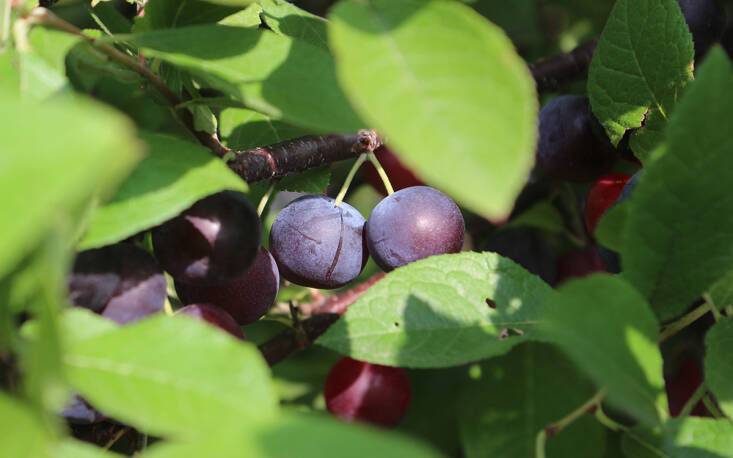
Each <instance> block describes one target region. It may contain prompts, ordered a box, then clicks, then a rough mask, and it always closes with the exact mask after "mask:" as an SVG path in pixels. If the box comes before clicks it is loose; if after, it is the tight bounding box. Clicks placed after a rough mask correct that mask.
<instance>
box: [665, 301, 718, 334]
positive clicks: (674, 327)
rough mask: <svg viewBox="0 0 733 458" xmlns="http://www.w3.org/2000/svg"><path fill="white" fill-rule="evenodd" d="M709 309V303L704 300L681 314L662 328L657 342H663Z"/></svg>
mask: <svg viewBox="0 0 733 458" xmlns="http://www.w3.org/2000/svg"><path fill="white" fill-rule="evenodd" d="M710 310H711V307H710V303H708V302H705V303H704V304H702V305H701V306H700V307H697V308H696V309H695V310H693V311H692V312H690V313H688V314H687V315H685V316H683V317H682V318H680V319H679V320H677V321H675V322H673V323H670V324H669V325H667V326H665V327H664V330H663V331H662V333H661V334H660V335H659V342H664V341H665V340H667V339H669V338H670V337H672V336H673V335H675V334H677V333H678V332H680V331H681V330H683V329H685V328H686V327H687V326H689V325H691V324H692V323H694V322H695V321H697V320H698V319H699V318H700V317H702V316H703V315H705V314H706V313H708V312H709V311H710Z"/></svg>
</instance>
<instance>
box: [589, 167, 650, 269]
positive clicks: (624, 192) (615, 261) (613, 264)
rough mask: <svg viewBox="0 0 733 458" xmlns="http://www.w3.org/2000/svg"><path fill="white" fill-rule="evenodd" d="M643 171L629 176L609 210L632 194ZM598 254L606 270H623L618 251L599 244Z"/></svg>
mask: <svg viewBox="0 0 733 458" xmlns="http://www.w3.org/2000/svg"><path fill="white" fill-rule="evenodd" d="M643 172H644V171H643V170H639V171H638V172H636V173H635V174H633V175H632V176H631V178H629V181H627V182H626V184H625V185H624V187H623V188H622V189H621V192H620V193H619V195H618V198H617V199H616V201H615V202H614V203H613V204H612V205H611V206H610V207H608V210H610V209H612V208H614V207H615V206H616V205H618V204H620V203H621V202H623V201H624V200H626V199H628V198H629V197H630V196H631V194H632V193H633V192H634V188H636V184H637V183H638V182H639V177H641V174H642V173H643ZM598 255H599V256H600V257H601V261H603V265H604V266H605V267H606V271H608V272H610V273H613V274H617V273H620V272H621V257H620V256H619V254H618V253H617V252H616V251H613V250H610V249H608V248H606V247H604V246H603V245H600V244H599V245H598Z"/></svg>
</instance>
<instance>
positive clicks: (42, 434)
mask: <svg viewBox="0 0 733 458" xmlns="http://www.w3.org/2000/svg"><path fill="white" fill-rule="evenodd" d="M0 413H2V414H0V444H2V454H3V456H5V457H8V458H11V457H12V458H38V457H44V456H45V453H44V451H45V450H44V449H45V447H46V445H47V443H48V442H49V441H50V440H51V438H52V437H53V435H52V432H51V431H49V430H48V429H47V427H46V426H44V424H43V421H42V419H41V417H40V415H38V414H37V413H36V412H35V411H34V410H33V409H32V408H31V407H30V406H29V405H26V404H23V403H22V402H21V401H19V400H17V399H13V398H11V397H9V396H8V395H6V394H5V393H3V392H0Z"/></svg>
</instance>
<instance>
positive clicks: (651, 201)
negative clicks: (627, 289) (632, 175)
mask: <svg viewBox="0 0 733 458" xmlns="http://www.w3.org/2000/svg"><path fill="white" fill-rule="evenodd" d="M732 86H733V67H732V66H731V62H730V60H729V59H728V57H727V56H726V55H725V53H724V52H723V51H722V50H721V49H719V48H718V49H713V50H711V51H710V53H709V54H708V56H707V57H706V59H705V62H704V63H703V64H702V66H701V67H700V68H699V69H698V72H697V79H696V81H695V82H694V83H692V84H691V85H690V86H689V88H688V89H687V90H686V91H685V95H684V97H683V98H682V99H681V100H680V102H679V103H678V104H677V108H676V109H675V111H674V113H673V114H672V116H671V118H670V122H669V126H668V130H667V142H668V145H667V147H666V152H665V153H664V154H663V155H661V157H660V158H659V159H657V160H655V161H654V162H653V163H652V164H650V165H649V166H648V167H646V169H645V172H644V174H643V175H642V176H641V177H640V179H639V182H638V185H637V186H636V188H635V189H634V193H633V196H632V198H631V199H630V201H629V205H628V207H629V208H628V217H627V219H626V223H625V226H624V233H623V243H622V250H621V261H622V266H623V271H624V273H623V275H624V276H625V277H626V278H627V279H628V280H629V281H630V282H631V283H632V284H633V285H634V286H636V287H637V289H638V290H639V291H641V292H642V294H644V295H645V296H646V297H647V298H648V300H649V302H650V304H651V305H652V308H653V309H654V311H655V312H656V313H657V316H659V318H661V319H667V318H671V317H673V316H675V315H678V314H680V313H682V312H683V311H684V310H685V309H686V308H687V307H689V305H690V304H692V303H693V302H694V301H695V300H696V299H697V298H698V297H700V295H701V294H702V293H704V292H705V291H706V290H707V289H708V288H710V286H712V284H713V283H715V281H717V280H718V279H720V278H721V277H722V276H723V275H724V274H725V273H726V272H728V271H729V270H730V267H731V266H733V180H731V179H730V170H732V169H733V136H731V135H730V133H729V132H728V130H727V129H725V128H721V126H722V125H724V124H725V123H726V122H729V121H733V92H731V91H730V90H729V88H730V87H732ZM720 123H723V124H720ZM726 125H727V124H726Z"/></svg>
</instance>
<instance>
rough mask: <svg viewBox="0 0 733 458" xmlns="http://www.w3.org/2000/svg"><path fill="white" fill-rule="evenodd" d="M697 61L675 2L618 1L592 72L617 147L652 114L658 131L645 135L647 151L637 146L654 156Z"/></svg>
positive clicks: (597, 103)
mask: <svg viewBox="0 0 733 458" xmlns="http://www.w3.org/2000/svg"><path fill="white" fill-rule="evenodd" d="M692 60H693V46H692V37H691V35H690V32H689V30H688V28H687V24H686V23H685V18H684V17H683V16H682V12H681V11H680V8H679V6H678V5H677V2H676V1H675V0H619V1H618V2H616V6H615V7H614V9H613V11H612V12H611V15H610V17H609V18H608V22H607V24H606V27H605V29H604V30H603V34H602V35H601V39H600V41H599V43H598V47H597V48H596V51H595V53H594V55H593V60H592V61H591V66H590V73H589V75H588V93H589V95H590V101H591V105H592V106H593V112H594V113H595V115H596V116H597V117H598V119H599V120H600V121H601V124H603V126H604V127H605V129H606V132H607V133H608V136H609V137H610V139H611V141H612V142H613V144H614V145H616V144H618V142H619V141H621V138H622V137H623V135H624V133H625V132H626V130H628V129H634V128H638V127H641V126H642V125H644V122H645V120H647V118H649V121H650V124H653V125H654V126H653V129H652V130H650V131H647V132H644V134H643V135H644V136H645V137H646V138H645V139H644V141H643V142H640V143H639V145H640V146H641V145H644V146H645V147H644V148H643V150H642V151H636V150H635V152H636V153H637V154H639V153H641V157H642V159H644V160H645V159H646V158H647V157H648V154H649V152H650V151H651V147H652V146H653V145H654V144H656V143H658V142H659V141H660V140H661V137H662V133H663V129H660V128H659V127H660V126H659V124H660V123H662V124H663V123H664V121H663V119H666V118H668V117H669V114H670V112H671V111H672V108H673V106H674V104H675V102H676V100H677V98H678V96H679V93H680V91H681V90H682V88H683V87H684V86H685V84H686V83H687V82H688V81H689V80H690V79H692V67H691V64H692ZM659 117H661V118H663V119H659ZM655 118H656V120H654V119H655ZM650 127H652V126H650ZM644 130H645V129H642V131H644ZM650 137H653V138H650Z"/></svg>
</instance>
